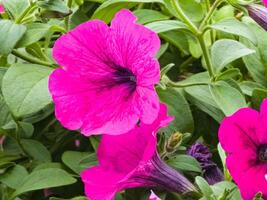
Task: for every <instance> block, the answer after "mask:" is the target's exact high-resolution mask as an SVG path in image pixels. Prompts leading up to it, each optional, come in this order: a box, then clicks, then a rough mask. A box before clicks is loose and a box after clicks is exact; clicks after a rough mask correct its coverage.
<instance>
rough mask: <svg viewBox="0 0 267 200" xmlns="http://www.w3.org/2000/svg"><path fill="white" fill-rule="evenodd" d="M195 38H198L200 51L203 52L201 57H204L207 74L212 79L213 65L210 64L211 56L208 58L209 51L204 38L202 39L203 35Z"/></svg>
mask: <svg viewBox="0 0 267 200" xmlns="http://www.w3.org/2000/svg"><path fill="white" fill-rule="evenodd" d="M197 38H198V41H199V44H200V47H201V49H202V52H203V57H204V59H205V62H206V66H207V70H208V73H209V76H210V78H211V80H213V79H214V71H213V66H212V62H211V58H210V53H209V50H208V47H207V45H206V43H205V40H204V35H200V36H198V37H197Z"/></svg>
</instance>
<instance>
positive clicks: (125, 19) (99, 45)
mask: <svg viewBox="0 0 267 200" xmlns="http://www.w3.org/2000/svg"><path fill="white" fill-rule="evenodd" d="M136 20H137V19H136V17H135V16H134V15H133V14H132V13H131V12H130V11H129V10H125V9H123V10H121V11H119V12H118V13H117V14H116V16H115V17H114V19H113V20H112V22H111V26H110V27H109V26H107V25H106V24H105V23H104V22H102V21H100V20H91V21H89V22H86V23H84V24H81V25H79V26H78V27H77V28H75V29H73V30H72V31H70V32H69V33H67V34H65V35H63V36H62V37H60V38H59V39H58V40H57V41H56V43H55V45H54V48H53V57H54V58H55V60H56V61H57V63H58V64H59V65H60V66H62V68H60V69H56V70H55V71H54V72H53V73H52V75H51V76H50V80H49V89H50V92H51V94H52V96H53V100H54V102H55V113H56V117H57V119H58V120H59V121H60V122H61V123H62V125H63V126H65V127H66V128H68V129H71V130H75V129H81V132H82V133H83V134H85V135H87V136H89V135H91V134H99V133H105V134H121V133H124V132H127V131H129V130H131V129H132V128H134V126H135V125H136V123H137V122H138V121H141V122H143V123H146V124H151V123H152V122H153V121H154V120H155V119H156V117H157V115H158V112H159V99H158V96H157V94H156V92H155V89H154V85H155V84H156V83H158V81H159V79H160V68H159V63H158V61H157V60H156V59H155V58H154V56H155V54H156V52H157V51H158V49H159V47H160V40H159V37H158V36H157V34H156V33H154V32H153V31H151V30H149V29H147V28H145V27H144V26H142V25H139V24H136Z"/></svg>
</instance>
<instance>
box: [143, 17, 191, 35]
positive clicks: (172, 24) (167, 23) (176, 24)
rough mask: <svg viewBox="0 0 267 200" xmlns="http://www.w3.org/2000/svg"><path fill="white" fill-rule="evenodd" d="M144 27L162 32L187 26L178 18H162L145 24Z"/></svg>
mask: <svg viewBox="0 0 267 200" xmlns="http://www.w3.org/2000/svg"><path fill="white" fill-rule="evenodd" d="M146 27H147V28H149V29H151V30H152V31H154V32H156V33H163V32H167V31H171V30H177V29H187V26H186V25H185V24H184V23H183V22H181V21H178V20H163V21H156V22H151V23H148V24H146Z"/></svg>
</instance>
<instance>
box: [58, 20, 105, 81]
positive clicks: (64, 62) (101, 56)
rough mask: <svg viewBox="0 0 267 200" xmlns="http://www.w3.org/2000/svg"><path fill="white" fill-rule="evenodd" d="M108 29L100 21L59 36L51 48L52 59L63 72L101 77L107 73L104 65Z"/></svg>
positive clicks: (82, 25)
mask: <svg viewBox="0 0 267 200" xmlns="http://www.w3.org/2000/svg"><path fill="white" fill-rule="evenodd" d="M108 31H109V27H108V26H107V25H106V24H105V23H104V22H102V21H100V20H92V21H89V22H86V23H83V24H81V25H79V26H78V27H77V28H75V29H73V30H71V31H70V32H69V33H67V34H65V35H63V36H61V37H60V38H59V39H58V40H57V41H56V42H55V45H54V47H53V57H54V59H55V60H56V61H57V63H58V64H59V65H60V66H62V67H63V68H64V69H65V70H67V71H70V72H72V73H78V74H81V75H88V74H89V75H90V74H91V75H92V76H103V75H106V74H107V73H108V72H109V66H108V65H107V64H106V63H105V62H108V58H107V56H106V54H105V51H103V49H106V48H107V42H106V41H107V35H108Z"/></svg>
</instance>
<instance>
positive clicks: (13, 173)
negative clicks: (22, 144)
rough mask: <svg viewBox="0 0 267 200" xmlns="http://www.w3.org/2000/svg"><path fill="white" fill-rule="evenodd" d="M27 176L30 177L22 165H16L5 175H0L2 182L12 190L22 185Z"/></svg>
mask: <svg viewBox="0 0 267 200" xmlns="http://www.w3.org/2000/svg"><path fill="white" fill-rule="evenodd" d="M26 176H28V172H27V170H26V169H25V168H24V167H23V166H21V165H16V166H14V167H12V168H11V169H9V170H8V171H7V172H5V173H4V174H3V175H0V182H2V183H4V184H5V185H7V186H8V187H10V188H13V189H16V188H18V187H19V186H20V185H21V184H22V181H23V179H24V178H25V177H26Z"/></svg>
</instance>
